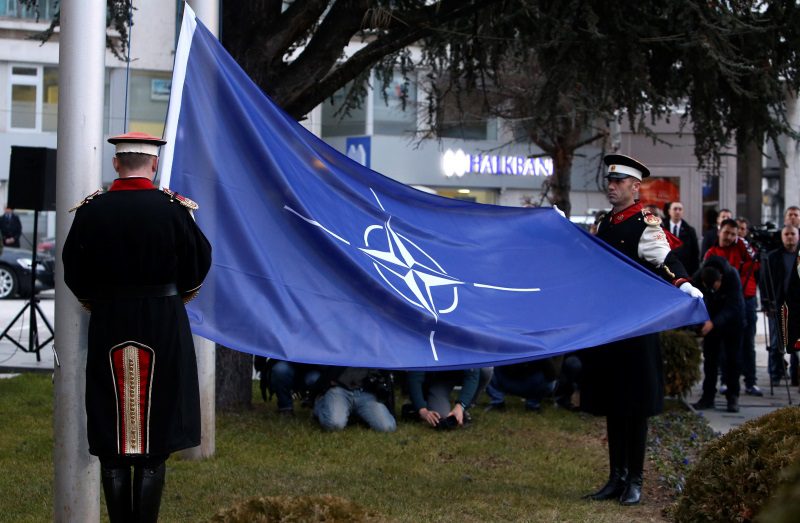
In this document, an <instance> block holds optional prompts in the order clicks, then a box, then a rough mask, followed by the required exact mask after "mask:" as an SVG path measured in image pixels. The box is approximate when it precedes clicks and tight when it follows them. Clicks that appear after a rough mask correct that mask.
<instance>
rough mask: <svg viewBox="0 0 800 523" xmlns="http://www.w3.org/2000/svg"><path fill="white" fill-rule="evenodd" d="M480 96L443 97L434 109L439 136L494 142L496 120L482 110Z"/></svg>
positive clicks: (463, 94)
mask: <svg viewBox="0 0 800 523" xmlns="http://www.w3.org/2000/svg"><path fill="white" fill-rule="evenodd" d="M483 107H484V103H483V100H482V99H480V95H477V94H469V93H462V94H461V99H460V100H459V99H457V98H456V96H455V95H450V96H445V97H444V99H443V100H440V101H439V104H438V105H437V108H436V120H437V122H436V123H437V128H438V130H439V131H438V132H439V136H441V137H443V138H460V139H462V140H496V139H497V119H496V118H492V117H490V116H488V115H487V114H486V112H485V111H484V110H483Z"/></svg>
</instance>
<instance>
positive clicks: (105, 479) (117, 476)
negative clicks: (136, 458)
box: [100, 466, 131, 523]
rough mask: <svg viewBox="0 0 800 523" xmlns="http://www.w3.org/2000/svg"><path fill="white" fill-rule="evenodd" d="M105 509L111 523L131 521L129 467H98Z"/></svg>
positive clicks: (127, 522)
mask: <svg viewBox="0 0 800 523" xmlns="http://www.w3.org/2000/svg"><path fill="white" fill-rule="evenodd" d="M100 476H101V481H102V483H103V493H105V497H106V509H107V510H108V519H109V520H110V521H111V523H129V522H130V521H131V468H130V467H120V468H111V467H103V466H101V467H100Z"/></svg>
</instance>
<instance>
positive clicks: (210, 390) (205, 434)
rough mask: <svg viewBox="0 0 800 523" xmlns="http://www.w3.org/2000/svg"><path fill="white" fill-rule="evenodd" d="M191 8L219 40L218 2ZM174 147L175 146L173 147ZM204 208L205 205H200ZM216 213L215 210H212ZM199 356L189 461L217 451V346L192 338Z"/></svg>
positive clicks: (198, 2) (196, 2)
mask: <svg viewBox="0 0 800 523" xmlns="http://www.w3.org/2000/svg"><path fill="white" fill-rule="evenodd" d="M188 3H189V5H190V6H191V7H192V9H193V10H194V11H195V15H196V16H197V18H198V19H199V20H201V21H202V22H203V24H204V25H205V26H206V28H207V29H208V30H209V31H210V32H211V33H212V34H213V35H214V36H217V37H219V2H218V0H190V1H189V2H188ZM173 146H174V144H173ZM200 205H201V206H202V205H203V202H200ZM209 211H210V212H213V209H209ZM192 339H193V340H194V350H195V354H196V356H197V377H198V379H199V382H200V445H199V446H197V447H193V448H190V449H186V450H184V451H182V452H181V456H182V457H183V458H185V459H194V460H197V459H203V458H208V457H211V456H213V455H214V451H215V450H216V434H215V432H214V427H215V425H216V410H215V399H216V359H217V349H216V347H217V346H216V344H215V343H214V342H213V341H211V340H207V339H206V338H202V337H200V336H197V335H194V336H192Z"/></svg>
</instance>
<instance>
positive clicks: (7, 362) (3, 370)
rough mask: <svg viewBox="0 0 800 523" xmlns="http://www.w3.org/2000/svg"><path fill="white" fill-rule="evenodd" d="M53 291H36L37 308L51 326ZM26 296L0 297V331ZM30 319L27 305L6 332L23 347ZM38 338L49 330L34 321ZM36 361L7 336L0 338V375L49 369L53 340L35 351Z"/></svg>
mask: <svg viewBox="0 0 800 523" xmlns="http://www.w3.org/2000/svg"><path fill="white" fill-rule="evenodd" d="M54 296H55V295H54V291H52V290H50V291H46V292H42V293H40V294H39V308H40V309H41V311H42V312H43V313H44V315H45V317H46V318H47V321H49V322H50V325H53V326H55V320H54V318H55V314H54V312H55V311H54V308H55V300H54ZM26 303H27V300H18V299H17V300H2V301H0V333H2V332H3V330H5V329H6V327H7V326H8V325H9V324H10V323H11V320H12V319H14V317H15V316H16V315H17V313H18V312H19V311H20V310H22V308H23V307H24V306H25V304H26ZM29 321H30V308H29V309H28V310H27V311H26V312H25V313H24V314H23V316H22V317H21V318H20V320H19V321H17V322H16V323H14V325H13V326H12V328H11V329H10V330H9V332H8V335H9V336H11V337H12V338H13V339H15V340H17V341H18V342H19V343H20V344H22V345H23V346H24V347H28V335H29V334H28V333H29ZM38 330H39V338H40V339H41V340H45V339H47V338H48V337H49V336H50V331H48V330H47V327H46V326H45V325H44V323H42V321H41V319H39V322H38ZM39 357H40V361H37V359H36V354H35V353H32V352H25V351H23V350H22V349H20V348H19V347H17V346H16V345H15V344H14V343H12V342H11V341H10V340H9V339H7V338H2V339H0V378H3V377H8V376H9V374H10V373H18V372H53V365H54V360H55V358H54V355H53V342H50V343H48V344H47V345H46V346H45V347H43V348H42V350H40V351H39Z"/></svg>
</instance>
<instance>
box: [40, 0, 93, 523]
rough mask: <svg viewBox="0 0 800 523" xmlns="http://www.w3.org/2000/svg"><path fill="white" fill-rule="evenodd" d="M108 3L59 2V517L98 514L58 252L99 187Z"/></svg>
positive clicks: (74, 323)
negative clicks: (78, 210) (83, 203)
mask: <svg viewBox="0 0 800 523" xmlns="http://www.w3.org/2000/svg"><path fill="white" fill-rule="evenodd" d="M105 38H106V2H105V1H104V0H81V1H78V0H62V2H61V34H60V36H59V41H60V45H59V51H58V52H59V105H58V159H57V166H56V169H57V179H56V239H57V243H56V253H57V255H56V260H57V261H56V305H55V327H56V333H55V339H56V345H55V348H56V351H57V354H58V359H59V362H58V363H59V364H60V365H58V366H56V368H55V375H54V382H55V387H54V391H55V392H54V393H55V398H54V413H53V433H54V440H55V442H54V449H53V465H54V468H55V479H54V485H53V495H54V501H53V509H54V517H53V519H54V521H57V522H62V521H64V522H67V521H70V522H71V521H75V522H82V523H83V522H94V521H98V520H99V519H100V494H99V493H100V487H99V466H98V461H97V459H95V458H94V457H92V456H90V455H89V452H88V447H89V445H88V441H87V438H86V411H85V408H84V384H85V376H84V368H85V365H86V341H87V330H88V315H87V314H86V312H84V311H83V310H82V309H81V307H80V305H79V304H78V301H77V300H76V299H75V297H74V296H73V295H72V293H71V292H70V290H69V289H68V288H67V286H66V285H65V284H64V267H63V265H62V264H61V250H62V248H63V246H64V239H65V238H66V237H67V232H68V231H69V228H70V225H71V224H72V217H73V215H72V214H70V213H69V212H68V210H69V209H70V208H71V207H72V206H73V205H75V203H76V202H78V201H80V200H81V199H82V198H84V197H85V196H86V195H88V194H91V193H93V192H94V191H96V190H97V189H99V188H100V186H101V185H100V184H101V176H102V150H103V95H104V87H103V86H104V72H105V48H106V46H105Z"/></svg>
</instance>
